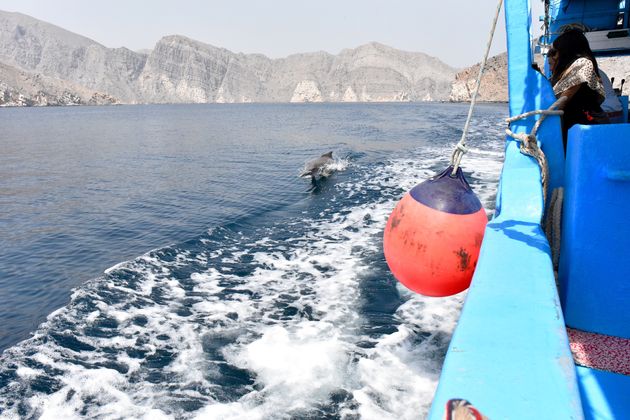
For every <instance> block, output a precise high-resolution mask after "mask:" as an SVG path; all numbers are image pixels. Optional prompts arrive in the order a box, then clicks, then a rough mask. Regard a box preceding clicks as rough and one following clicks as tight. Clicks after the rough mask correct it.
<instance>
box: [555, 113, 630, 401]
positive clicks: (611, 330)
mask: <svg viewBox="0 0 630 420" xmlns="http://www.w3.org/2000/svg"><path fill="white" fill-rule="evenodd" d="M629 140H630V124H606V125H596V126H594V125H591V126H579V125H578V126H574V127H572V128H571V130H569V141H568V147H567V172H566V177H567V179H566V188H565V195H564V207H563V220H562V251H561V253H560V269H559V279H560V290H561V291H562V304H563V307H564V313H565V317H566V322H567V325H569V326H571V327H573V328H577V329H580V330H584V331H591V332H596V333H600V334H608V335H614V336H617V337H624V338H630V310H629V308H630V281H629V280H628V279H630V265H629V264H628V262H629V261H630V258H629V257H628V250H629V249H630V223H628V210H629V209H630V182H629V181H630V143H628V141H629ZM629 398H630V395H629ZM628 404H630V400H629V403H628Z"/></svg>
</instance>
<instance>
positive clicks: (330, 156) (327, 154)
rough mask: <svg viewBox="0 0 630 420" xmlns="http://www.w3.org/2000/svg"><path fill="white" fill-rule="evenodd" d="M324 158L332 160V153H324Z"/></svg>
mask: <svg viewBox="0 0 630 420" xmlns="http://www.w3.org/2000/svg"><path fill="white" fill-rule="evenodd" d="M322 157H329V158H331V159H332V152H328V153H324V154H323V155H322Z"/></svg>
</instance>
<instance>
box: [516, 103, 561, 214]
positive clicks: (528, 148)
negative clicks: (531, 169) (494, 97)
mask: <svg viewBox="0 0 630 420" xmlns="http://www.w3.org/2000/svg"><path fill="white" fill-rule="evenodd" d="M566 100H567V98H566V97H565V96H561V97H560V98H558V100H556V101H555V102H554V103H553V104H551V106H550V107H549V108H548V109H537V110H535V111H529V112H525V113H523V114H520V115H515V116H514V117H510V118H507V119H506V120H505V121H506V122H507V123H508V128H506V129H505V133H506V134H507V135H508V136H510V137H512V138H513V139H515V140H519V141H520V142H521V146H520V150H521V153H522V154H524V155H527V156H531V157H533V158H534V159H536V160H537V161H538V166H540V178H541V182H542V185H543V203H546V201H547V180H548V179H549V166H548V165H547V158H546V156H545V153H544V152H543V151H542V149H541V148H540V147H538V140H537V139H536V133H537V132H538V128H540V125H541V124H542V122H543V121H544V120H545V118H547V116H548V115H562V114H564V111H562V110H558V109H556V108H557V107H559V106H560V105H562V104H563V103H564V102H565V101H566ZM532 115H540V116H541V117H540V118H539V119H538V121H536V123H535V124H534V127H533V128H532V131H531V133H529V134H527V133H514V132H513V131H512V130H510V128H509V125H510V124H512V123H513V122H514V121H518V120H522V119H525V118H528V117H531V116H532Z"/></svg>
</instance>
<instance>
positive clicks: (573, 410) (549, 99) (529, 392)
mask: <svg viewBox="0 0 630 420" xmlns="http://www.w3.org/2000/svg"><path fill="white" fill-rule="evenodd" d="M505 7H506V23H507V24H506V28H507V33H508V62H509V67H508V72H509V80H510V84H509V94H510V115H516V114H520V113H523V112H526V111H531V110H534V109H541V108H547V107H548V106H549V105H550V104H551V103H553V101H554V100H555V97H554V96H553V92H552V91H551V87H550V86H549V83H548V81H547V80H546V79H544V77H542V75H540V74H539V73H538V72H536V71H534V70H533V69H532V68H531V65H530V63H531V51H530V34H529V29H528V28H529V23H530V16H529V4H528V1H527V0H507V1H506V2H505ZM534 122H535V117H531V118H529V119H527V120H523V121H521V122H518V123H515V124H513V125H512V128H513V130H514V131H515V132H529V131H530V130H531V128H532V126H533V124H534ZM539 140H540V141H541V142H542V144H543V148H544V150H545V151H546V153H547V156H548V158H549V160H550V161H551V162H552V165H554V166H556V167H557V169H556V171H555V172H554V173H553V175H552V177H553V178H552V183H553V186H559V185H561V184H562V178H563V176H562V174H563V172H562V171H563V164H564V156H563V154H564V153H563V151H562V148H563V147H562V143H561V134H560V122H559V118H558V117H551V118H549V119H548V120H547V121H545V122H544V124H543V126H542V127H541V130H540V131H539ZM542 213H543V198H542V189H541V182H540V170H539V168H538V164H537V162H536V161H534V160H533V159H532V158H530V157H528V156H525V155H523V154H521V153H520V151H519V148H518V143H517V142H515V141H512V140H508V141H507V142H506V153H505V163H504V167H503V172H502V175H501V181H500V187H499V193H498V195H497V212H496V213H495V219H494V220H493V221H492V222H491V223H489V224H488V227H487V229H486V234H485V238H484V241H483V245H482V247H481V252H480V256H479V262H478V264H477V269H476V272H475V275H474V277H473V281H472V285H471V288H470V290H469V292H468V295H467V298H466V303H465V305H464V308H463V310H462V314H461V317H460V320H459V324H458V327H457V329H456V330H455V333H454V335H453V338H452V340H451V344H450V347H449V351H448V354H447V356H446V360H445V362H444V366H443V369H442V375H441V378H440V382H439V385H438V389H437V392H436V395H435V398H434V401H433V406H432V409H431V412H430V414H429V416H430V418H431V419H433V420H441V419H442V418H443V415H444V407H445V404H446V402H447V401H448V400H449V399H452V398H464V399H467V400H469V401H470V402H471V403H472V404H473V405H475V406H476V407H477V408H478V409H479V410H480V411H481V412H482V413H483V414H485V415H486V416H488V417H489V418H491V419H502V418H510V419H532V418H541V419H542V418H549V419H582V418H583V414H582V408H581V402H580V396H579V391H578V387H577V380H576V376H575V368H574V365H573V358H572V356H571V353H570V350H569V345H568V339H567V335H566V330H565V326H564V321H563V317H562V313H561V311H560V302H559V299H558V295H557V292H556V286H555V279H554V275H553V269H552V265H551V259H550V255H549V245H548V243H547V239H546V238H545V236H544V234H543V233H542V231H541V228H540V224H539V223H540V220H541V216H542Z"/></svg>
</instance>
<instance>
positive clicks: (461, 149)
mask: <svg viewBox="0 0 630 420" xmlns="http://www.w3.org/2000/svg"><path fill="white" fill-rule="evenodd" d="M502 4H503V0H499V4H498V5H497V11H496V13H495V14H494V20H493V21H492V29H491V30H490V37H489V39H488V43H487V44H486V53H485V54H484V56H483V61H482V62H481V65H480V66H479V74H478V75H477V83H476V84H475V90H474V91H473V95H472V98H471V100H470V107H469V108H468V117H466V124H465V125H464V132H463V133H462V138H461V139H460V140H459V143H457V145H456V146H455V150H453V154H452V156H451V166H452V167H453V172H452V173H451V176H455V174H456V173H457V169H458V168H459V165H460V163H461V161H462V157H463V156H464V153H466V151H467V149H466V134H467V133H468V127H469V126H470V120H471V119H472V113H473V109H474V108H475V103H476V102H477V93H478V92H479V86H480V85H481V76H483V72H484V70H485V67H486V62H487V61H488V54H489V53H490V46H491V45H492V38H493V37H494V31H495V29H496V27H497V20H498V19H499V14H500V13H501V5H502Z"/></svg>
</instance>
